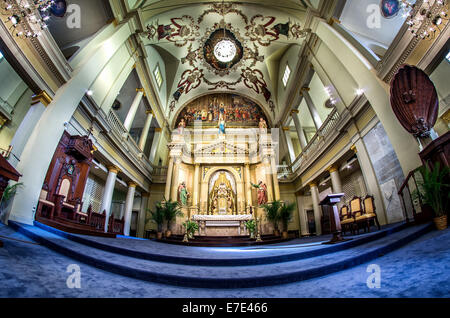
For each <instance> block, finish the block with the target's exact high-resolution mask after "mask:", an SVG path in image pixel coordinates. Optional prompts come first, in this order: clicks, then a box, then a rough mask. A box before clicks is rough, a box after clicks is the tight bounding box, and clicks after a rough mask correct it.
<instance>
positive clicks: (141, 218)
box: [136, 192, 150, 238]
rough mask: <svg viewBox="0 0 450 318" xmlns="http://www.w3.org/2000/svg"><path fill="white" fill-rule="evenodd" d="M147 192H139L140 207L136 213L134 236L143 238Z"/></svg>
mask: <svg viewBox="0 0 450 318" xmlns="http://www.w3.org/2000/svg"><path fill="white" fill-rule="evenodd" d="M149 195H150V194H149V193H147V192H142V193H141V208H140V210H139V215H138V226H137V233H136V236H137V237H140V238H144V235H145V217H146V215H147V208H148V198H149Z"/></svg>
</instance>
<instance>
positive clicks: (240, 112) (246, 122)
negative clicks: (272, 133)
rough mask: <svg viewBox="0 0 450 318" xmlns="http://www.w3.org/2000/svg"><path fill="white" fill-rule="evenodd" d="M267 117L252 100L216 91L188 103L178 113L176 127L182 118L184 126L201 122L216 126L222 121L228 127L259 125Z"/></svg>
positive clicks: (205, 124) (204, 124)
mask: <svg viewBox="0 0 450 318" xmlns="http://www.w3.org/2000/svg"><path fill="white" fill-rule="evenodd" d="M261 118H262V119H263V120H264V121H265V122H266V123H267V122H268V120H267V117H266V115H265V114H264V112H263V111H262V109H261V107H260V106H259V105H257V104H256V103H255V102H253V101H252V100H250V99H248V98H246V97H244V96H241V95H237V94H229V93H222V94H220V93H217V94H210V95H206V96H202V97H200V98H198V99H196V100H194V101H192V102H191V103H189V104H188V105H187V106H186V107H185V108H184V109H183V110H182V111H181V113H180V114H179V115H178V118H177V121H176V127H178V125H179V123H181V122H182V120H184V124H185V125H186V127H193V126H194V124H195V123H196V122H201V123H202V125H203V126H206V127H208V126H209V127H218V124H219V122H221V121H224V122H225V123H226V127H228V128H239V127H259V123H260V121H261Z"/></svg>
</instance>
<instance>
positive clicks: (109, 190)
mask: <svg viewBox="0 0 450 318" xmlns="http://www.w3.org/2000/svg"><path fill="white" fill-rule="evenodd" d="M108 171H109V173H108V178H107V179H106V184H105V189H104V190H103V195H102V203H101V205H100V211H99V213H103V211H104V212H105V215H106V218H105V232H108V222H109V217H110V213H111V202H112V197H113V193H114V186H115V185H116V178H117V174H118V173H119V169H118V168H117V167H109V168H108Z"/></svg>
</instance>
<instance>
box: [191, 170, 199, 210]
mask: <svg viewBox="0 0 450 318" xmlns="http://www.w3.org/2000/svg"><path fill="white" fill-rule="evenodd" d="M199 191H200V164H199V163H196V164H195V170H194V193H193V194H192V206H193V207H194V208H197V209H199V208H200V207H199V197H200V195H199Z"/></svg>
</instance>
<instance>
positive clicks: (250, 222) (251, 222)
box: [244, 219, 256, 239]
mask: <svg viewBox="0 0 450 318" xmlns="http://www.w3.org/2000/svg"><path fill="white" fill-rule="evenodd" d="M244 225H245V227H246V229H247V230H248V231H249V233H250V238H251V239H254V238H255V232H256V221H255V220H254V219H251V220H248V221H246V222H244Z"/></svg>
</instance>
